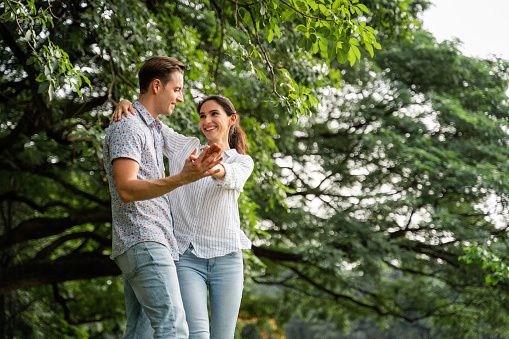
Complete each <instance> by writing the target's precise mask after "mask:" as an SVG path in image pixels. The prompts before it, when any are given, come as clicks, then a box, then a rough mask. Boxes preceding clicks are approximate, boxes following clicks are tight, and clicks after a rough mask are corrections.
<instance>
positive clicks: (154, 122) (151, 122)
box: [133, 100, 162, 131]
mask: <svg viewBox="0 0 509 339" xmlns="http://www.w3.org/2000/svg"><path fill="white" fill-rule="evenodd" d="M133 107H134V109H135V110H136V111H138V114H139V115H140V117H141V120H143V122H144V123H145V124H146V125H147V126H148V127H151V128H152V127H156V128H157V129H158V130H159V131H160V130H161V128H162V125H161V121H160V120H159V119H154V117H153V116H152V114H150V112H149V111H148V110H147V109H146V108H145V106H143V105H142V104H140V103H139V102H138V100H136V101H134V102H133Z"/></svg>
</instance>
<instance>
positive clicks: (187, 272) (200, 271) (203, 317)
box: [175, 248, 244, 339]
mask: <svg viewBox="0 0 509 339" xmlns="http://www.w3.org/2000/svg"><path fill="white" fill-rule="evenodd" d="M175 265H176V266H177V273H178V277H179V284H180V292H181V294H182V301H183V302H184V308H185V310H186V319H187V323H188V325H189V338H190V339H208V338H209V316H208V315H209V313H208V309H207V285H208V289H209V298H210V315H211V321H210V338H211V339H231V338H233V336H234V334H235V325H236V324H237V318H238V314H239V308H240V301H241V298H242V289H243V286H244V272H243V262H242V251H238V252H232V253H230V254H227V255H225V256H222V257H216V258H212V259H203V258H198V257H197V256H195V255H194V254H193V253H191V248H190V249H188V250H187V251H186V252H185V253H184V254H183V255H181V256H180V258H179V261H177V262H175Z"/></svg>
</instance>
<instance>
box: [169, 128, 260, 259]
mask: <svg viewBox="0 0 509 339" xmlns="http://www.w3.org/2000/svg"><path fill="white" fill-rule="evenodd" d="M162 134H163V138H164V154H165V155H166V156H167V157H168V162H169V170H170V175H175V174H177V173H180V171H181V170H182V168H183V167H184V163H185V160H186V159H187V158H188V157H189V155H190V154H191V153H192V152H193V151H194V149H195V148H198V149H199V153H201V151H202V150H203V149H204V148H205V146H201V145H200V141H199V140H198V139H197V138H193V137H186V136H183V135H181V134H178V133H176V132H175V131H173V129H171V128H169V127H167V126H165V125H164V124H163V128H162ZM222 156H223V158H224V159H223V161H222V162H221V164H222V165H223V167H224V169H225V177H224V179H223V180H217V179H215V178H213V177H212V176H209V177H206V178H203V179H201V180H198V181H195V182H193V183H190V184H188V185H185V186H181V187H179V188H177V189H175V190H173V191H171V192H170V201H171V204H172V211H173V216H174V219H175V237H176V238H177V243H178V247H179V252H180V253H181V254H183V253H184V252H185V251H186V250H187V249H188V248H189V246H190V245H191V244H192V245H193V248H192V252H193V253H194V254H195V255H196V256H198V257H200V258H214V257H219V256H223V255H226V254H228V253H231V252H234V251H238V250H241V249H248V248H251V242H250V241H249V239H248V238H247V237H246V235H245V234H244V232H243V231H242V230H241V229H240V218H239V206H238V202H237V200H238V198H239V195H240V193H241V192H242V191H243V187H244V184H245V183H246V181H247V179H248V178H249V176H250V175H251V172H252V171H253V167H254V163H253V160H252V159H251V157H250V156H248V155H245V154H239V153H237V151H236V150H235V149H230V150H227V151H225V152H223V154H222Z"/></svg>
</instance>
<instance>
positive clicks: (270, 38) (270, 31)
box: [266, 28, 274, 43]
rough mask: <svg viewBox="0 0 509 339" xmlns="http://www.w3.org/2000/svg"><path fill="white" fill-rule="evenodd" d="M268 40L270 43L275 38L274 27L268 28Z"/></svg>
mask: <svg viewBox="0 0 509 339" xmlns="http://www.w3.org/2000/svg"><path fill="white" fill-rule="evenodd" d="M266 33H267V41H268V42H269V43H270V42H272V40H273V39H274V31H273V30H272V29H270V28H269V29H267V31H266Z"/></svg>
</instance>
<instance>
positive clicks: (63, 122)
mask: <svg viewBox="0 0 509 339" xmlns="http://www.w3.org/2000/svg"><path fill="white" fill-rule="evenodd" d="M430 5H431V3H430V2H429V1H425V0H414V1H412V0H362V1H356V0H324V1H322V0H316V1H313V0H286V1H284V0H256V1H255V0H253V1H244V2H243V1H238V2H237V1H235V0H200V1H187V0H179V1H169V2H168V1H158V0H149V1H141V2H140V1H131V0H125V1H103V0H93V1H74V0H73V1H59V0H55V1H37V0H33V1H27V2H22V1H13V0H6V1H5V2H3V3H1V4H0V11H1V13H0V15H2V17H1V18H0V37H1V40H0V44H1V48H0V53H1V58H0V70H1V72H2V76H1V78H0V144H1V148H0V150H1V157H0V164H1V166H0V172H1V175H0V181H1V184H0V204H1V205H0V206H1V210H0V213H1V215H0V338H120V337H121V335H122V332H123V329H124V327H125V311H124V298H123V291H122V281H121V277H120V276H119V270H118V269H117V267H116V266H115V264H114V262H113V261H111V260H110V259H109V254H110V252H111V208H110V198H109V191H108V185H107V181H106V179H105V173H104V169H103V164H102V142H103V137H104V132H105V129H106V128H107V127H108V125H109V116H110V114H111V113H112V109H113V107H114V105H115V104H116V103H117V102H118V101H119V100H120V99H121V98H136V93H137V79H136V72H137V70H138V68H139V67H140V65H141V64H142V63H143V61H144V60H146V59H147V58H149V57H150V56H153V55H169V56H174V57H176V58H178V59H179V60H181V61H183V62H184V63H185V64H186V65H187V69H186V74H185V91H184V92H185V102H184V103H183V104H181V105H179V106H178V107H177V109H176V110H175V111H174V113H173V116H172V117H171V118H169V119H165V120H164V122H166V123H167V124H169V125H170V126H171V127H172V128H174V129H175V130H177V131H178V132H182V133H186V134H193V135H201V132H200V130H199V128H198V125H197V121H198V117H197V114H196V113H195V107H196V101H197V100H199V98H200V97H202V96H204V95H210V94H217V93H220V94H222V95H224V96H227V97H229V98H231V99H232V101H233V103H234V104H235V106H236V108H237V110H238V112H239V114H240V118H241V124H242V125H243V126H244V128H245V130H246V132H247V134H248V136H249V141H250V144H251V150H250V153H249V154H250V155H251V156H252V157H253V159H254V160H255V164H256V166H255V170H254V173H253V175H252V177H251V179H250V181H249V182H248V184H247V185H246V188H245V192H244V193H243V195H242V196H241V201H240V203H241V219H242V221H241V222H242V228H243V230H244V231H245V232H246V234H247V235H248V237H249V238H250V239H251V240H252V241H253V244H254V245H253V249H252V250H251V251H246V252H245V253H244V256H245V264H246V265H245V274H246V282H245V291H244V295H243V301H242V306H241V311H240V315H239V322H238V326H237V334H236V337H237V338H285V337H286V338H288V339H301V338H302V339H304V338H305V339H313V338H317V339H318V338H320V339H324V338H375V337H377V338H481V337H482V338H509V334H508V333H509V313H508V312H509V310H508V307H509V302H508V296H509V288H508V287H509V286H508V280H507V277H508V276H509V271H508V269H507V265H506V263H507V262H508V260H509V258H508V254H507V253H508V251H507V245H508V237H507V227H508V220H509V212H508V203H509V196H508V192H509V178H508V176H509V174H508V173H509V148H508V143H509V135H508V124H509V121H508V97H507V94H506V93H507V88H508V81H509V73H508V66H509V63H508V62H507V61H506V60H503V59H501V58H500V57H499V56H497V55H483V56H482V57H479V56H472V55H470V54H469V55H467V54H464V53H463V51H462V48H463V46H462V44H461V41H459V40H455V39H452V40H444V41H442V40H441V41H437V39H436V38H435V37H434V36H433V34H431V33H430V32H428V31H426V30H425V29H423V28H422V27H423V26H422V25H421V22H420V21H422V18H423V15H424V13H425V11H426V10H427V9H428V8H429V6H430ZM458 6H461V4H460V2H459V1H458ZM477 6H478V16H479V19H478V21H477V22H472V25H477V30H479V31H481V32H483V34H486V35H489V36H492V35H493V36H498V35H499V34H500V32H499V31H497V29H496V26H494V25H491V24H490V13H492V14H493V15H495V14H494V13H499V12H500V8H498V7H497V6H495V5H493V2H492V1H488V2H486V3H482V4H478V5H477ZM450 16H452V17H454V16H455V13H454V12H453V13H450ZM452 22H453V21H452V20H451V25H453V23H452ZM424 26H425V25H424ZM500 43H501V44H502V43H503V42H502V41H501V42H500ZM486 50H487V51H488V50H489V48H488V47H487V48H486Z"/></svg>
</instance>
